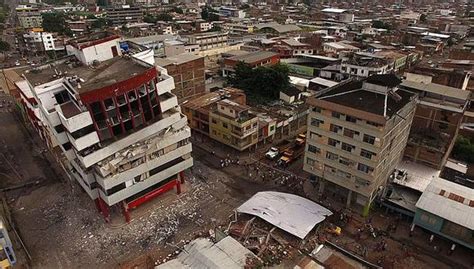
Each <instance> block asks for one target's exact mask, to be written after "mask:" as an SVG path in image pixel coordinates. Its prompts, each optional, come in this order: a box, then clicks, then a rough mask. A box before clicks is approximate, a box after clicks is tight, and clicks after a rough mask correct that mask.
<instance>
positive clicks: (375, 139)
mask: <svg viewBox="0 0 474 269" xmlns="http://www.w3.org/2000/svg"><path fill="white" fill-rule="evenodd" d="M349 83H351V82H349ZM349 83H345V84H342V85H340V86H337V87H336V88H339V89H340V90H341V94H342V95H341V96H343V95H346V97H345V98H347V99H334V100H336V101H334V102H333V101H331V99H332V98H331V91H329V92H327V93H326V94H325V95H324V96H320V97H318V99H316V98H310V99H308V103H309V104H310V106H311V107H312V108H311V112H310V114H309V116H308V124H307V126H308V132H307V135H306V137H307V145H306V151H305V160H304V170H305V171H307V172H309V173H311V174H312V175H314V176H315V177H316V179H317V180H318V181H319V182H320V184H321V185H320V186H321V189H320V190H321V192H323V191H324V183H325V181H329V182H331V183H334V184H335V185H337V186H339V187H340V188H341V189H343V190H345V193H346V194H347V195H346V197H347V205H348V206H349V205H351V204H352V203H353V202H356V203H357V204H359V205H362V206H365V207H367V208H368V206H369V205H370V203H371V202H372V201H373V199H374V198H375V197H376V195H377V194H378V191H379V190H380V188H381V187H383V186H384V185H385V184H386V183H387V180H388V178H389V176H390V174H391V173H392V172H393V171H394V169H395V167H396V165H397V164H398V162H399V161H400V159H401V157H402V156H403V150H404V148H405V145H406V142H407V139H408V134H409V131H410V126H411V122H412V119H413V115H414V110H415V102H416V101H415V99H414V98H413V97H412V96H413V95H412V94H408V93H406V94H405V93H404V94H403V97H402V99H404V101H403V105H396V103H397V102H396V101H394V103H393V104H392V105H394V106H395V107H397V109H398V111H397V112H396V113H397V114H396V115H395V114H393V115H391V116H388V115H385V116H384V115H383V114H382V115H380V114H378V115H377V113H374V112H371V111H370V109H365V108H364V106H360V107H358V106H357V105H356V104H355V102H354V104H353V105H351V103H353V100H352V98H357V99H358V98H363V97H362V96H365V97H366V100H365V101H364V100H362V99H361V102H368V103H371V102H372V101H370V99H371V98H372V94H373V93H377V94H380V96H378V97H375V96H373V98H387V99H388V98H390V97H388V96H387V95H388V91H390V87H384V86H379V85H374V84H372V83H363V84H359V85H355V86H354V87H355V88H356V89H359V90H357V92H359V94H361V95H360V96H361V97H359V95H358V96H351V94H350V92H351V91H352V90H351V89H352V88H351V87H353V86H351V85H348V84H349ZM357 83H359V82H357ZM344 88H347V91H348V92H349V93H348V94H344V93H343V92H345V91H346V90H345V89H344ZM336 92H338V91H337V90H336ZM364 92H365V93H364ZM384 92H385V94H384ZM366 93H370V94H367V95H365V94H366ZM334 94H335V96H334V98H338V96H337V93H334ZM374 95H375V94H374ZM383 96H385V97H383ZM341 100H343V102H340V101H341ZM346 101H347V102H346ZM380 101H381V102H379V101H377V102H375V103H378V104H381V105H382V107H383V106H384V101H383V99H382V100H380ZM400 102H402V101H400ZM343 103H346V104H345V105H344V104H343ZM375 103H374V104H375ZM385 106H387V104H385ZM385 109H387V108H385ZM381 112H382V113H384V109H383V108H382V109H381Z"/></svg>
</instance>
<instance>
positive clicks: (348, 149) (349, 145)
mask: <svg viewBox="0 0 474 269" xmlns="http://www.w3.org/2000/svg"><path fill="white" fill-rule="evenodd" d="M341 148H342V149H343V150H345V151H349V152H352V150H353V149H354V148H355V146H353V145H351V144H347V143H344V142H342V147H341Z"/></svg>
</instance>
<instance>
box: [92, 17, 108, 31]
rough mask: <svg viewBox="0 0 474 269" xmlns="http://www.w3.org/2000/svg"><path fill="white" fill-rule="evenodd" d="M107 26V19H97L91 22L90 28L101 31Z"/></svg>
mask: <svg viewBox="0 0 474 269" xmlns="http://www.w3.org/2000/svg"><path fill="white" fill-rule="evenodd" d="M106 26H107V19H105V18H97V20H95V21H94V22H92V25H91V27H92V28H93V29H103V28H104V27H106Z"/></svg>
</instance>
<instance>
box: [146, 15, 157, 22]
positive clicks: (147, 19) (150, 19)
mask: <svg viewBox="0 0 474 269" xmlns="http://www.w3.org/2000/svg"><path fill="white" fill-rule="evenodd" d="M143 21H144V22H146V23H156V22H157V19H156V18H155V17H153V16H152V15H149V14H146V15H145V17H143Z"/></svg>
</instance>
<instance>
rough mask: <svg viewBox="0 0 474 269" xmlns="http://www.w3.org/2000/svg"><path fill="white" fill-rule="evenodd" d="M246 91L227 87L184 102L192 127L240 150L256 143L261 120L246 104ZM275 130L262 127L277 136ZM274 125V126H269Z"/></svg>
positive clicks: (267, 132) (198, 132)
mask: <svg viewBox="0 0 474 269" xmlns="http://www.w3.org/2000/svg"><path fill="white" fill-rule="evenodd" d="M245 102H246V96H245V93H243V91H242V90H238V89H234V88H226V89H224V90H222V91H218V92H210V93H206V94H202V95H201V96H198V97H196V98H193V99H191V100H189V101H187V102H185V103H183V104H182V107H183V112H184V114H185V115H186V116H187V118H188V121H189V126H190V127H191V128H192V129H193V131H194V132H196V133H197V134H201V135H205V136H207V137H209V138H212V139H214V140H217V141H219V142H221V143H223V144H225V145H228V146H230V147H233V148H235V149H237V150H239V151H243V150H245V149H248V148H249V147H251V146H253V145H255V144H256V143H257V142H258V139H259V128H258V122H259V119H258V117H257V115H256V114H254V113H251V112H250V111H249V107H248V106H247V105H245ZM272 124H273V125H272V126H273V130H272V131H271V132H270V131H268V130H266V131H265V130H262V135H263V132H264V133H265V135H267V136H269V135H273V134H274V132H275V130H274V129H275V124H274V123H272ZM266 127H268V128H270V126H268V124H267V126H266Z"/></svg>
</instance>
